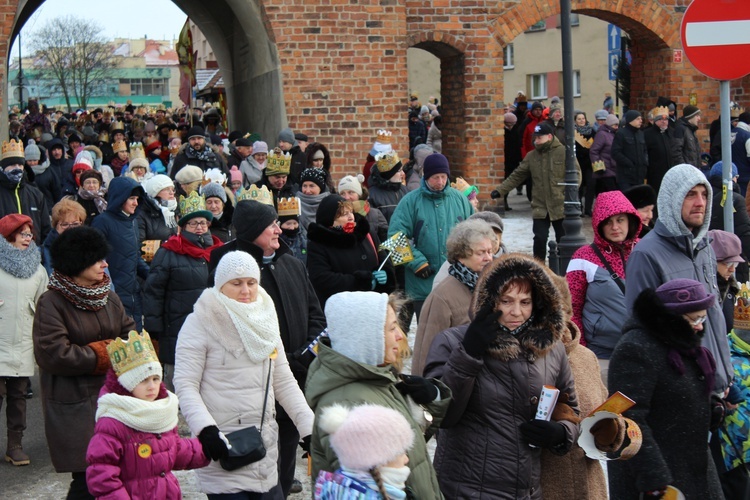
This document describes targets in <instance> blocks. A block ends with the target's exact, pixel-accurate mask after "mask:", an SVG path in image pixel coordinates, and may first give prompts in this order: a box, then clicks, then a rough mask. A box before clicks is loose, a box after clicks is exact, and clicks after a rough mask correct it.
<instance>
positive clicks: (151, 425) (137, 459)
mask: <svg viewBox="0 0 750 500" xmlns="http://www.w3.org/2000/svg"><path fill="white" fill-rule="evenodd" d="M107 352H108V353H109V358H110V361H111V362H112V368H111V369H110V370H109V372H108V373H107V380H106V383H105V384H104V387H102V390H101V392H100V393H99V401H98V407H97V410H96V427H95V429H94V437H93V438H91V441H90V442H89V447H88V451H87V453H86V461H87V462H88V464H89V467H88V469H87V470H86V482H87V484H88V487H89V492H90V493H91V494H92V495H93V496H95V497H97V498H107V499H120V498H121V499H133V500H135V499H141V498H143V499H145V498H148V499H151V498H164V499H179V498H182V494H181V492H180V483H179V482H178V481H177V478H176V477H175V476H174V474H172V470H185V469H195V468H200V467H205V466H206V465H208V463H209V462H210V460H209V459H208V458H206V455H205V454H204V452H203V448H202V447H201V444H200V442H199V441H198V439H197V438H193V439H189V438H181V437H180V436H179V435H178V434H177V410H178V401H177V396H176V395H174V394H173V393H171V392H169V391H167V389H166V386H165V385H164V384H163V383H162V381H161V377H162V368H161V364H159V359H158V356H157V354H156V351H155V350H154V347H153V345H152V344H151V339H150V338H149V336H148V333H146V332H144V334H143V336H140V335H138V334H137V333H136V332H130V336H129V339H128V341H127V342H123V341H122V339H117V340H116V341H114V342H112V343H111V344H109V345H108V346H107Z"/></svg>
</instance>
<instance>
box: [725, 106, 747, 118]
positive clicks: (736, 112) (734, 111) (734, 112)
mask: <svg viewBox="0 0 750 500" xmlns="http://www.w3.org/2000/svg"><path fill="white" fill-rule="evenodd" d="M744 112H745V108H741V107H739V106H734V107H733V108H731V109H730V110H729V116H730V117H731V118H739V117H740V115H741V114H742V113H744Z"/></svg>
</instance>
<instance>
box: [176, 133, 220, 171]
mask: <svg viewBox="0 0 750 500" xmlns="http://www.w3.org/2000/svg"><path fill="white" fill-rule="evenodd" d="M185 165H195V166H196V167H199V168H200V169H201V170H203V171H204V172H205V171H206V170H208V169H209V168H218V169H219V170H221V171H222V172H223V173H224V174H226V175H227V177H228V176H229V170H228V169H227V164H226V162H224V158H223V157H222V156H221V155H220V154H218V153H216V152H215V151H214V150H213V149H211V147H210V146H209V145H208V144H206V136H205V132H204V130H203V129H202V128H200V127H198V126H195V127H192V128H191V129H190V130H189V131H188V144H186V145H185V146H183V149H182V151H180V152H179V153H177V156H175V159H174V163H173V164H172V171H171V172H170V173H169V175H170V176H171V177H172V179H174V178H175V176H176V175H177V172H179V171H180V169H181V168H182V167H184V166H185Z"/></svg>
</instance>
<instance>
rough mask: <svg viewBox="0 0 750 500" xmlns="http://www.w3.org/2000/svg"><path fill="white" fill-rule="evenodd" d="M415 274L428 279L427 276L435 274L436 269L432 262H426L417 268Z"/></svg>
mask: <svg viewBox="0 0 750 500" xmlns="http://www.w3.org/2000/svg"><path fill="white" fill-rule="evenodd" d="M414 274H415V275H416V276H417V278H422V279H423V280H426V279H427V278H429V277H430V276H432V275H433V274H435V270H434V269H433V268H432V266H431V265H430V264H428V263H425V264H424V265H422V267H420V268H419V269H417V270H416V271H415V272H414Z"/></svg>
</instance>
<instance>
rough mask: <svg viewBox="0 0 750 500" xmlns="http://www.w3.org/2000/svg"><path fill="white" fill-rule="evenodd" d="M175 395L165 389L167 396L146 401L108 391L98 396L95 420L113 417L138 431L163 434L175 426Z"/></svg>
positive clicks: (176, 406)
mask: <svg viewBox="0 0 750 500" xmlns="http://www.w3.org/2000/svg"><path fill="white" fill-rule="evenodd" d="M178 409H179V400H178V399H177V396H176V395H175V394H173V393H171V392H169V391H167V397H166V398H162V399H157V400H155V401H146V400H143V399H138V398H134V397H132V396H121V395H119V394H115V393H113V392H110V393H109V394H105V395H104V396H102V397H100V398H99V403H98V407H97V409H96V420H97V421H98V420H99V419H100V418H102V417H108V418H113V419H115V420H117V421H118V422H122V423H123V424H125V425H127V426H128V427H130V428H132V429H135V430H137V431H140V432H151V433H153V434H163V433H165V432H168V431H171V430H172V429H174V428H175V427H177V411H178Z"/></svg>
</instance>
